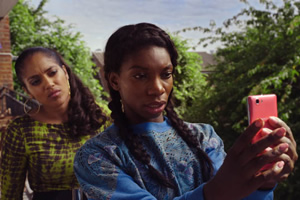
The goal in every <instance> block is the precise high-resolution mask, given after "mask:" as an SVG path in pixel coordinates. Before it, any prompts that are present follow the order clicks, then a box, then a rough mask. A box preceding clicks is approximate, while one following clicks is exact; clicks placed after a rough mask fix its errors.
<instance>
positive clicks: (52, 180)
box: [0, 116, 91, 200]
mask: <svg viewBox="0 0 300 200" xmlns="http://www.w3.org/2000/svg"><path fill="white" fill-rule="evenodd" d="M68 129H69V127H68V125H67V124H47V123H42V122H39V121H36V120H34V119H32V118H31V117H29V116H23V117H20V118H17V119H15V120H14V121H12V122H11V123H10V125H9V126H8V129H7V132H6V134H5V138H4V141H3V148H2V155H1V162H0V170H1V171H0V175H1V179H0V180H1V183H0V184H1V190H0V191H1V195H0V196H1V199H2V200H6V199H7V200H12V199H22V194H23V189H24V182H25V178H26V173H27V172H28V180H29V183H30V187H31V189H32V190H33V191H35V192H46V191H51V190H69V189H72V188H78V186H79V185H78V182H77V179H76V177H75V175H74V171H73V160H74V156H75V153H76V151H77V150H78V149H79V147H81V146H82V145H83V144H84V143H85V142H86V140H87V139H89V138H90V137H91V136H80V137H76V138H75V137H74V136H73V137H72V136H70V135H69V134H68Z"/></svg>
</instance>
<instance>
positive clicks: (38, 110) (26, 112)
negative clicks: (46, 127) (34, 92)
mask: <svg viewBox="0 0 300 200" xmlns="http://www.w3.org/2000/svg"><path fill="white" fill-rule="evenodd" d="M30 100H31V98H30V99H26V101H25V103H24V106H23V108H24V113H25V114H26V115H31V116H33V115H36V114H38V112H40V108H41V105H40V104H38V105H39V107H38V109H37V111H36V112H35V113H33V114H29V111H30V110H29V111H27V110H26V104H27V103H28V101H30Z"/></svg>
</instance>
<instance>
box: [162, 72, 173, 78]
mask: <svg viewBox="0 0 300 200" xmlns="http://www.w3.org/2000/svg"><path fill="white" fill-rule="evenodd" d="M172 75H173V73H172V72H165V73H163V74H162V78H170V77H171V76H172Z"/></svg>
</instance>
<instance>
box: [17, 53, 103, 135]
mask: <svg viewBox="0 0 300 200" xmlns="http://www.w3.org/2000/svg"><path fill="white" fill-rule="evenodd" d="M36 53H42V54H43V55H45V56H47V57H49V58H52V59H53V60H54V61H55V62H56V63H57V64H58V65H59V66H60V67H63V66H65V68H66V70H67V73H68V75H69V83H70V93H71V99H70V102H69V105H68V122H67V123H68V124H69V125H70V134H71V135H73V136H77V135H90V134H95V133H97V132H98V131H99V129H100V127H101V126H103V125H104V124H105V122H106V120H107V119H108V118H107V117H106V115H105V114H104V113H103V112H102V110H101V108H100V107H99V106H98V105H97V103H96V102H95V99H94V96H93V95H92V93H91V92H90V90H89V89H88V88H87V87H86V86H85V85H84V84H83V83H82V81H81V80H80V79H79V78H78V77H77V76H76V75H75V74H74V73H73V72H72V70H71V68H70V67H69V66H68V65H67V63H66V62H65V61H64V59H63V58H62V56H61V55H60V54H59V53H57V52H56V51H55V50H52V49H49V48H45V47H31V48H28V49H26V50H24V51H23V52H22V53H21V55H20V56H19V57H18V59H17V61H16V64H15V71H16V75H17V77H18V80H19V81H20V82H21V85H22V86H23V87H26V86H25V84H24V82H23V77H22V74H23V73H22V72H23V70H25V69H24V65H25V64H26V61H27V60H28V59H29V58H30V57H31V56H33V55H34V54H36Z"/></svg>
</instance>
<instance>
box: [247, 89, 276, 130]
mask: <svg viewBox="0 0 300 200" xmlns="http://www.w3.org/2000/svg"><path fill="white" fill-rule="evenodd" d="M247 106H248V122H249V125H250V124H251V123H252V122H254V121H255V120H256V119H258V118H262V119H263V120H265V121H266V127H268V128H271V127H270V126H269V125H268V122H267V118H268V117H270V116H275V117H277V115H278V114H277V97H276V95H275V94H263V95H252V96H248V99H247Z"/></svg>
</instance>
